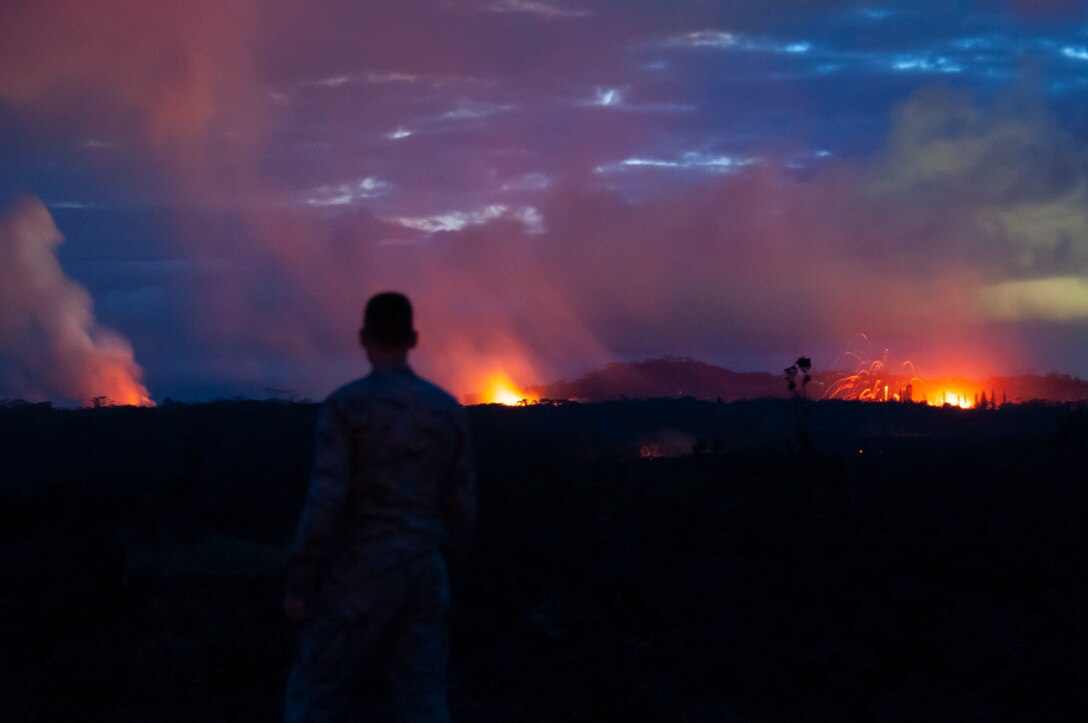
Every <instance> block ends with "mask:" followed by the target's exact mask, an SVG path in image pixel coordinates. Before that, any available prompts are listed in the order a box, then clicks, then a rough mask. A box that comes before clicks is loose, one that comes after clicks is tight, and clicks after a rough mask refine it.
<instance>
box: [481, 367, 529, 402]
mask: <svg viewBox="0 0 1088 723" xmlns="http://www.w3.org/2000/svg"><path fill="white" fill-rule="evenodd" d="M480 400H481V403H483V404H505V405H507V406H510V407H515V406H525V405H527V404H531V403H533V402H535V401H537V400H536V399H533V398H531V396H530V395H529V394H527V393H525V392H523V391H521V390H520V389H518V387H517V385H515V384H514V382H513V381H511V379H510V377H508V376H506V375H505V374H501V373H500V374H494V375H492V376H491V377H490V378H489V379H488V381H487V387H486V389H485V390H484V392H483V393H482V394H480Z"/></svg>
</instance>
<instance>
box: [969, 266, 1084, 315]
mask: <svg viewBox="0 0 1088 723" xmlns="http://www.w3.org/2000/svg"><path fill="white" fill-rule="evenodd" d="M979 303H980V305H981V306H982V309H983V313H984V314H985V315H986V316H988V317H989V318H992V319H999V320H1017V321H1022V320H1033V321H1034V320H1045V321H1085V320H1088V278H1086V277H1082V276H1057V277H1054V278H1048V279H1030V280H1027V281H1006V282H1003V283H1000V284H993V285H991V286H986V287H983V288H982V289H980V290H979Z"/></svg>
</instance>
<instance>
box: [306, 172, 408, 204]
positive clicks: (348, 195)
mask: <svg viewBox="0 0 1088 723" xmlns="http://www.w3.org/2000/svg"><path fill="white" fill-rule="evenodd" d="M388 188H389V183H387V182H386V181H383V180H381V179H380V178H377V177H376V176H367V177H366V178H362V179H360V180H358V181H354V182H352V183H340V184H335V185H328V186H319V187H318V188H315V189H313V190H312V191H310V192H308V193H307V194H306V195H305V198H304V201H305V203H307V204H309V205H310V206H347V205H350V204H353V203H358V202H360V201H364V200H368V199H373V198H378V197H379V196H381V195H383V194H384V193H385V192H386V191H387V190H388Z"/></svg>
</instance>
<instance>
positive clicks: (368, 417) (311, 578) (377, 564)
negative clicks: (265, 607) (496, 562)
mask: <svg viewBox="0 0 1088 723" xmlns="http://www.w3.org/2000/svg"><path fill="white" fill-rule="evenodd" d="M474 516H475V472H474V469H473V464H472V457H471V452H470V448H469V437H468V419H467V415H466V413H465V410H464V408H463V407H462V406H461V405H460V404H458V403H457V401H456V400H455V399H454V398H453V397H451V396H450V395H449V394H447V393H446V392H444V391H442V390H441V389H440V388H439V387H437V386H435V385H434V384H431V383H430V382H428V381H426V380H424V379H422V378H420V377H418V376H416V375H415V373H414V372H413V371H412V370H411V369H410V368H409V367H408V366H407V365H404V366H397V367H392V368H383V369H375V370H374V371H373V372H371V373H370V374H369V375H367V376H366V377H363V378H362V379H358V380H356V381H354V382H352V383H350V384H347V385H346V386H344V387H341V388H340V389H338V390H337V391H335V392H333V393H332V395H330V396H329V398H328V399H327V400H325V403H324V404H323V405H322V406H321V411H320V413H319V416H318V422H317V440H316V446H315V448H314V465H313V472H312V474H311V476H310V487H309V491H308V494H307V498H306V504H305V507H304V509H303V512H302V516H301V519H300V520H299V525H298V529H297V531H296V533H295V538H294V542H293V544H292V546H291V552H290V556H289V558H288V565H287V591H288V593H290V594H293V595H299V596H301V597H304V598H309V597H311V596H312V595H313V594H314V593H315V592H316V591H317V590H318V589H319V588H320V589H321V591H322V595H323V596H332V597H334V598H335V597H337V596H339V595H350V594H351V592H352V591H353V590H355V589H358V588H360V587H365V583H362V582H361V581H363V580H365V579H366V578H367V577H370V576H372V575H375V574H378V573H381V572H383V571H386V570H389V569H392V568H394V567H396V566H398V565H399V564H401V563H404V562H407V561H409V560H412V559H416V558H419V557H421V556H423V555H426V554H428V553H433V552H434V551H435V550H437V549H442V548H444V547H445V546H446V545H447V544H449V543H450V542H451V541H452V542H453V543H455V544H463V541H464V540H465V539H466V538H467V536H468V535H469V533H470V531H471V527H472V523H473V521H474Z"/></svg>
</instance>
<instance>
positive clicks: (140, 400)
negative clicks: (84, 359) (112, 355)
mask: <svg viewBox="0 0 1088 723" xmlns="http://www.w3.org/2000/svg"><path fill="white" fill-rule="evenodd" d="M88 386H89V387H90V388H93V389H95V390H96V391H98V392H99V393H100V396H96V397H92V398H91V399H90V400H89V401H90V403H91V405H92V406H113V405H118V406H125V407H154V406H155V402H154V400H152V399H151V397H150V396H149V393H148V391H147V387H145V386H144V385H143V384H141V383H140V382H139V381H137V380H136V378H135V377H134V375H133V373H132V372H131V371H130V370H129V369H127V368H126V367H125V366H123V365H120V364H112V365H109V366H106V367H105V368H102V369H99V370H97V374H96V375H95V379H94V380H93V381H92V382H90V384H89V385H88Z"/></svg>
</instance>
